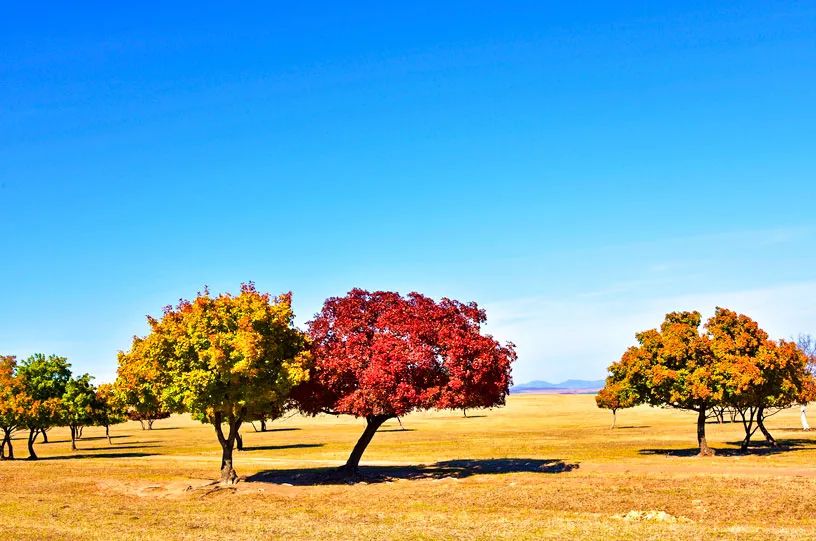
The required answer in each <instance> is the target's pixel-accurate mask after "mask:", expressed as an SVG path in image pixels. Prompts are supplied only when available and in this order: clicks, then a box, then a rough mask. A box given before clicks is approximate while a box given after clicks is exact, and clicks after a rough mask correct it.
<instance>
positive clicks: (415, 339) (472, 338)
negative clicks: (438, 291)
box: [295, 289, 516, 473]
mask: <svg viewBox="0 0 816 541" xmlns="http://www.w3.org/2000/svg"><path fill="white" fill-rule="evenodd" d="M485 320H486V316H485V312H484V310H481V309H479V307H478V306H477V305H476V304H475V303H469V304H465V303H461V302H458V301H454V300H450V299H442V300H441V301H440V302H435V301H434V300H433V299H430V298H428V297H426V296H424V295H421V294H419V293H410V294H409V295H407V296H406V297H403V296H401V295H400V294H399V293H394V292H389V291H375V292H368V291H365V290H362V289H354V290H352V291H350V292H349V293H348V294H347V295H346V296H344V297H334V298H330V299H328V300H326V302H325V303H324V305H323V309H322V310H321V312H320V313H318V314H317V316H316V317H315V318H314V319H313V320H312V321H311V322H310V323H309V336H310V337H311V339H312V342H313V348H312V351H313V352H314V357H315V364H314V367H313V368H312V372H311V376H310V378H309V381H308V382H307V383H305V384H303V385H301V386H300V387H299V388H298V389H297V390H296V392H295V398H296V399H297V402H298V405H299V408H300V409H301V411H304V412H307V413H311V414H316V413H320V412H328V413H333V414H348V415H353V416H355V417H364V418H365V419H366V429H365V431H364V433H363V435H362V436H361V438H360V440H359V441H358V442H357V445H356V446H355V448H354V450H353V451H352V453H351V456H350V457H349V460H348V462H347V464H346V465H345V466H344V468H343V470H344V471H345V472H346V473H354V472H356V470H357V467H358V465H359V460H360V457H361V456H362V453H363V451H364V450H365V448H366V447H367V445H368V443H369V442H370V441H371V438H372V437H373V436H374V433H375V432H376V431H377V429H378V428H379V427H380V426H381V425H382V424H383V423H384V422H385V421H386V420H387V419H390V418H393V417H398V416H402V415H405V414H407V413H409V412H411V411H415V410H423V409H432V408H437V409H443V408H466V407H491V406H499V405H502V404H504V400H505V397H506V396H507V393H508V390H509V386H510V383H511V378H510V369H511V364H512V362H513V361H514V360H515V359H516V353H515V350H514V347H513V345H512V344H505V345H502V344H500V343H499V342H497V341H496V340H495V339H493V338H492V337H491V336H489V335H484V334H482V332H481V325H482V324H483V323H484V322H485Z"/></svg>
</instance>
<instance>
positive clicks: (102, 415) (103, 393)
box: [93, 383, 126, 445]
mask: <svg viewBox="0 0 816 541" xmlns="http://www.w3.org/2000/svg"><path fill="white" fill-rule="evenodd" d="M125 419H126V412H125V408H124V406H123V405H122V403H121V402H120V401H119V399H118V397H117V395H116V392H115V390H114V387H113V384H111V383H103V384H101V385H100V386H99V387H97V388H96V397H95V401H94V405H93V422H94V424H95V425H97V426H102V427H105V437H106V438H108V445H111V436H110V427H111V425H115V424H119V423H122V422H124V421H125Z"/></svg>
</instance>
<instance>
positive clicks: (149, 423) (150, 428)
mask: <svg viewBox="0 0 816 541" xmlns="http://www.w3.org/2000/svg"><path fill="white" fill-rule="evenodd" d="M153 421H154V419H148V420H147V429H148V430H153Z"/></svg>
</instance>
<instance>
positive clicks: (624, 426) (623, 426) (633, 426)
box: [612, 425, 651, 430]
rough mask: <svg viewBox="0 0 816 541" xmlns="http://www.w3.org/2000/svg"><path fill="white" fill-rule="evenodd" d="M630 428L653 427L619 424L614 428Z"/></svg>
mask: <svg viewBox="0 0 816 541" xmlns="http://www.w3.org/2000/svg"><path fill="white" fill-rule="evenodd" d="M629 428H651V427H650V426H649V425H618V426H615V428H613V429H612V430H626V429H629Z"/></svg>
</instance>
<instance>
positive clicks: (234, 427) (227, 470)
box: [213, 412, 242, 486]
mask: <svg viewBox="0 0 816 541" xmlns="http://www.w3.org/2000/svg"><path fill="white" fill-rule="evenodd" d="M222 421H223V416H222V414H221V413H220V412H219V413H216V414H215V415H214V416H213V426H214V427H215V435H216V436H218V443H220V444H221V482H222V483H223V484H225V485H228V486H229V485H234V484H235V483H237V482H238V474H237V473H235V468H233V466H232V450H233V447H234V446H235V439H236V437H237V436H238V430H239V429H240V428H241V422H242V420H241V416H238V417H235V416H233V415H230V416H229V419H228V424H229V433H228V434H227V436H226V437H225V436H224V430H223V428H222V426H221V424H222Z"/></svg>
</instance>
